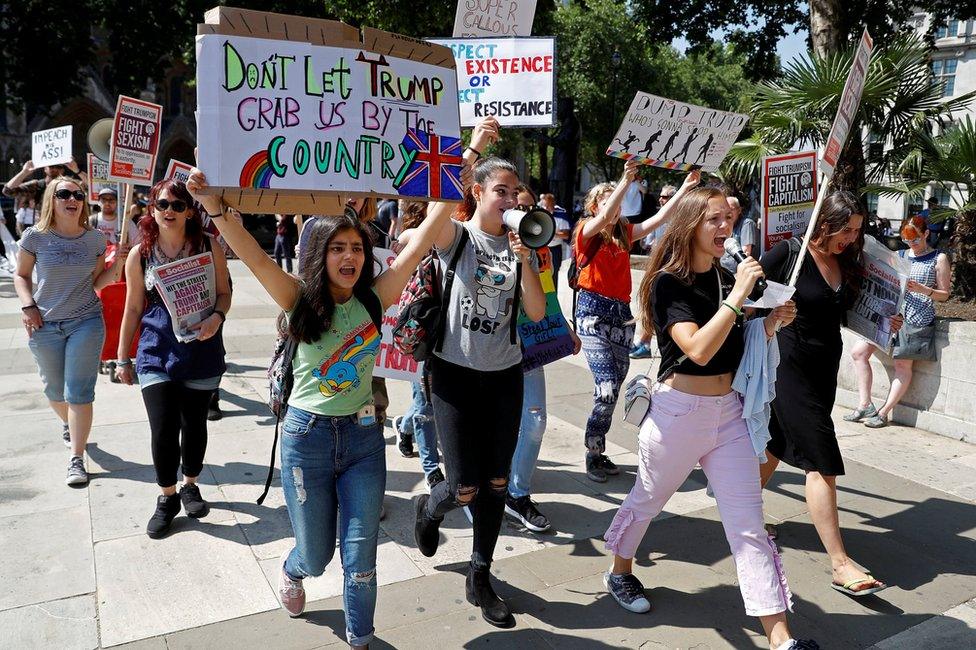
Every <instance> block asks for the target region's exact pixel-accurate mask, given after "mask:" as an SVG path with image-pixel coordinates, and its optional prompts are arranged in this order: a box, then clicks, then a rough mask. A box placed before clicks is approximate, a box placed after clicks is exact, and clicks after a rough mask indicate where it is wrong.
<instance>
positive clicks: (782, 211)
mask: <svg viewBox="0 0 976 650" xmlns="http://www.w3.org/2000/svg"><path fill="white" fill-rule="evenodd" d="M762 178H763V182H762V201H761V202H760V205H761V206H762V213H761V214H760V221H761V223H760V224H759V229H760V231H761V232H762V250H763V252H765V251H768V250H769V249H770V248H772V247H773V246H774V245H775V244H776V243H777V242H780V241H782V240H784V239H789V238H790V237H801V236H802V235H803V233H805V232H806V231H807V224H808V223H810V216H811V215H812V214H813V206H814V204H815V203H816V202H817V152H816V151H801V152H799V153H787V154H782V155H778V156H766V157H765V158H763V160H762Z"/></svg>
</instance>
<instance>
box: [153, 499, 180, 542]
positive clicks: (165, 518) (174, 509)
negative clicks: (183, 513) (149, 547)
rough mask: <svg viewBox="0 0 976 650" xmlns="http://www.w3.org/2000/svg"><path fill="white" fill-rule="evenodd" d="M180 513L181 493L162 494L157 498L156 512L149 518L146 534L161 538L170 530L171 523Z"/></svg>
mask: <svg viewBox="0 0 976 650" xmlns="http://www.w3.org/2000/svg"><path fill="white" fill-rule="evenodd" d="M178 514H180V495H179V494H171V495H169V496H166V495H163V494H160V495H159V496H158V497H157V498H156V512H154V513H153V516H152V517H151V518H150V519H149V525H147V526H146V534H147V535H149V536H150V537H151V538H153V539H159V538H160V537H163V536H165V535H166V533H167V532H168V531H169V525H170V524H171V523H173V519H174V518H175V517H176V515H178Z"/></svg>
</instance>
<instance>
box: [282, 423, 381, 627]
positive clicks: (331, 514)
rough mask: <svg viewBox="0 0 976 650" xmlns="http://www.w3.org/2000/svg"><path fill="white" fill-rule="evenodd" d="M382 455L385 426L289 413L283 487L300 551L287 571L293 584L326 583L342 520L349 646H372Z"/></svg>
mask: <svg viewBox="0 0 976 650" xmlns="http://www.w3.org/2000/svg"><path fill="white" fill-rule="evenodd" d="M384 452H385V450H384V441H383V430H382V425H380V424H379V423H376V424H372V425H369V426H360V425H359V422H358V421H357V420H356V416H355V415H350V416H344V417H333V416H328V415H316V414H315V413H310V412H308V411H303V410H302V409H300V408H297V407H295V406H289V407H288V412H287V414H286V415H285V420H284V423H283V426H282V436H281V485H282V489H283V490H284V492H285V504H286V505H287V506H288V517H289V519H291V527H292V530H293V531H294V532H295V548H293V549H292V550H291V552H290V553H289V554H288V557H287V559H286V560H285V571H286V572H287V573H288V575H290V576H291V577H292V578H295V579H298V578H305V577H308V576H320V575H322V573H323V572H324V571H325V567H326V565H328V564H329V562H330V561H331V560H332V556H333V555H334V554H335V549H336V532H337V526H336V519H337V515H338V535H339V551H340V554H341V557H342V573H343V575H344V576H345V582H344V586H343V594H342V599H343V606H344V607H343V608H344V609H345V613H346V638H347V640H348V641H349V644H350V645H366V644H368V643H369V642H370V640H371V639H372V638H373V630H374V627H373V614H374V612H375V610H376V543H377V541H376V540H377V536H378V534H379V528H380V508H381V507H382V505H383V492H384V491H385V490H386V455H385V453H384Z"/></svg>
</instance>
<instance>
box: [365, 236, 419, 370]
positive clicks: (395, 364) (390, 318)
mask: <svg viewBox="0 0 976 650" xmlns="http://www.w3.org/2000/svg"><path fill="white" fill-rule="evenodd" d="M373 258H374V259H375V260H376V275H377V276H379V274H380V273H382V272H384V271H386V270H387V269H388V268H390V264H391V263H392V262H393V260H394V259H395V258H396V253H394V252H393V251H391V250H390V249H389V248H373ZM398 311H399V306H398V305H390V306H389V307H388V308H387V310H386V313H385V314H383V332H382V335H383V340H382V341H381V342H380V347H379V350H378V351H377V353H376V366H375V367H374V368H373V375H374V376H376V377H386V378H387V379H402V380H404V381H420V378H421V376H422V375H423V371H424V364H422V363H417V362H416V361H414V358H413V357H411V356H410V355H409V354H404V353H403V352H401V351H400V349H399V348H397V346H396V345H394V343H393V327H394V326H395V325H396V322H397V312H398Z"/></svg>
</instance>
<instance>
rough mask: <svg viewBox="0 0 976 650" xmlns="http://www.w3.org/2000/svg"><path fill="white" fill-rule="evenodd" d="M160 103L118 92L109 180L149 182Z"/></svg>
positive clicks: (109, 159) (157, 148)
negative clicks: (145, 100)
mask: <svg viewBox="0 0 976 650" xmlns="http://www.w3.org/2000/svg"><path fill="white" fill-rule="evenodd" d="M162 121H163V107H162V106H160V105H159V104H153V103H150V102H144V101H142V100H141V99H135V98H134V97H126V96H125V95H119V101H118V103H117V104H116V106H115V121H114V122H113V123H112V139H111V140H110V150H109V156H108V177H109V180H113V181H118V182H119V183H132V184H134V185H152V184H153V182H152V180H153V170H154V169H155V168H156V155H157V154H158V152H159V131H160V127H161V126H162Z"/></svg>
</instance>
